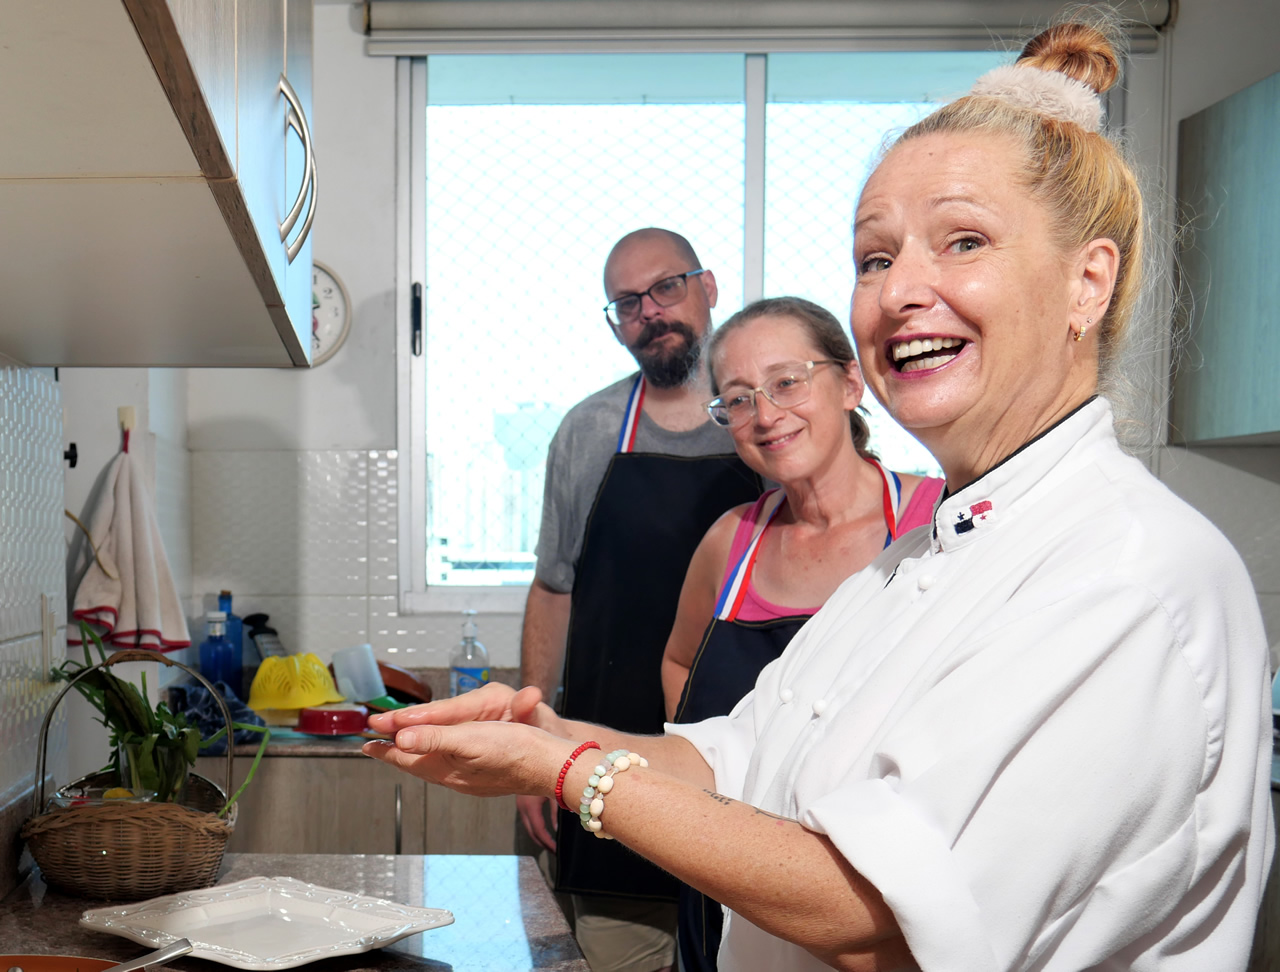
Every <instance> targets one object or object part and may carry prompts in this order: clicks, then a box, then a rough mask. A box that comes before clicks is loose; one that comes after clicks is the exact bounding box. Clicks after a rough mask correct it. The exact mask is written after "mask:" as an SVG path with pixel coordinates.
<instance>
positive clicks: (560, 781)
mask: <svg viewBox="0 0 1280 972" xmlns="http://www.w3.org/2000/svg"><path fill="white" fill-rule="evenodd" d="M599 748H600V744H599V743H598V742H595V741H594V740H588V741H587V742H584V743H583V744H582V745H581V746H579V747H578V748H577V749H575V750H574V751H573V752H571V753H570V754H569V758H568V759H566V760H565V761H564V765H563V766H561V767H560V775H559V776H557V777H556V803H558V804H559V805H560V809H562V810H568V809H569V804H567V803H565V802H564V778H565V777H566V776H567V775H568V774H569V767H570V766H572V765H573V761H574V760H575V759H577V758H578V757H579V756H581V755H582V754H583V753H585V752H586V751H587V750H588V749H599Z"/></svg>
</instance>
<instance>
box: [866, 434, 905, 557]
mask: <svg viewBox="0 0 1280 972" xmlns="http://www.w3.org/2000/svg"><path fill="white" fill-rule="evenodd" d="M863 458H864V459H866V461H867V462H869V463H871V465H873V466H875V467H876V471H877V472H878V473H880V479H881V481H882V482H883V484H884V491H883V495H882V503H883V506H884V525H885V527H886V528H887V529H886V535H885V538H884V545H885V546H886V547H887V546H889V544H891V543H893V541H895V540H897V539H898V513H899V508H900V507H901V506H902V480H901V479H899V478H898V474H897V473H896V472H894V471H893V470H891V469H885V468H884V466H883V465H881V463H880V461H879V460H878V459H873V458H871V457H870V456H863Z"/></svg>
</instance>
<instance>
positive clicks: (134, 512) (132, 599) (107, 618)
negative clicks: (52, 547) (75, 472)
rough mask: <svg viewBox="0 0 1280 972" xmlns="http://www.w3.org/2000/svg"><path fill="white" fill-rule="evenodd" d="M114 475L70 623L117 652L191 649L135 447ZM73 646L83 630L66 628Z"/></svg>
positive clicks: (94, 524)
mask: <svg viewBox="0 0 1280 972" xmlns="http://www.w3.org/2000/svg"><path fill="white" fill-rule="evenodd" d="M125 441H126V445H125V450H124V451H122V452H121V453H120V454H119V455H118V456H116V457H115V459H113V460H112V464H111V465H110V466H109V467H108V468H107V472H106V476H105V478H104V481H103V484H102V489H101V491H100V492H99V496H98V502H97V505H96V506H95V507H94V509H93V511H92V514H91V516H90V517H89V537H90V539H91V541H92V544H93V547H94V548H95V549H96V550H97V554H98V555H97V557H96V558H95V557H94V556H93V552H92V551H89V553H88V560H89V563H88V569H87V570H85V572H84V577H83V578H82V579H81V581H80V584H79V586H78V587H77V588H76V594H75V598H74V600H73V602H72V604H73V607H72V612H71V616H72V617H73V618H75V619H77V620H81V619H82V620H84V621H87V622H88V623H89V624H90V625H91V626H92V627H93V628H94V630H96V631H97V632H98V634H99V635H100V636H101V637H102V641H103V643H104V644H105V645H107V646H108V647H112V648H150V649H153V650H156V651H176V650H177V649H179V648H186V647H188V646H189V645H190V644H191V634H190V632H189V631H188V629H187V618H186V615H185V614H184V613H183V611H182V605H181V603H180V602H179V600H178V594H177V590H176V589H175V588H174V584H173V574H172V573H170V571H169V559H168V558H167V557H166V556H165V553H164V544H163V542H162V541H161V539H160V529H159V527H158V526H157V524H156V513H155V505H154V504H153V503H152V501H151V496H150V494H149V493H148V492H147V487H146V484H145V483H144V482H143V478H142V475H141V474H140V472H139V471H138V470H137V469H135V468H134V465H133V459H132V457H131V456H130V455H129V452H128V445H127V442H128V440H127V439H126V440H125ZM67 643H68V644H72V645H78V644H80V631H79V629H78V628H76V629H74V630H73V629H72V628H71V626H70V625H68V626H67Z"/></svg>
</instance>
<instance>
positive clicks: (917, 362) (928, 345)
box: [889, 337, 968, 375]
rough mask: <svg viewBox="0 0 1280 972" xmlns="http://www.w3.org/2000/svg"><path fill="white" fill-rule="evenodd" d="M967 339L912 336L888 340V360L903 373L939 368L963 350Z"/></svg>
mask: <svg viewBox="0 0 1280 972" xmlns="http://www.w3.org/2000/svg"><path fill="white" fill-rule="evenodd" d="M967 343H968V342H967V341H964V340H962V339H961V338H953V337H913V338H904V339H902V340H899V341H890V342H889V360H890V361H891V362H892V363H893V367H894V369H895V370H896V371H897V372H898V373H899V374H903V375H907V374H912V373H914V372H920V371H932V370H933V369H935V368H941V367H942V366H943V365H945V364H947V363H949V362H950V361H952V360H953V359H954V358H956V357H957V356H959V355H960V354H961V353H962V352H963V351H964V346H965V345H966V344H967Z"/></svg>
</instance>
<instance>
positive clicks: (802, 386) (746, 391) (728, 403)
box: [707, 358, 844, 428]
mask: <svg viewBox="0 0 1280 972" xmlns="http://www.w3.org/2000/svg"><path fill="white" fill-rule="evenodd" d="M828 364H829V365H841V366H843V364H844V362H841V361H834V360H832V359H831V358H820V359H819V360H817V361H798V362H796V363H795V364H794V365H786V366H784V367H783V368H781V369H779V370H778V372H777V373H776V374H773V375H770V376H769V377H768V378H767V379H765V382H764V384H763V385H760V386H759V387H758V388H728V389H726V390H725V392H724V394H722V395H720V397H718V398H713V399H711V401H709V402H707V413H708V414H709V415H710V416H711V418H712V419H713V420H714V421H715V423H716V424H717V425H726V426H729V427H731V428H732V427H736V426H739V425H746V424H747V423H748V422H750V421H751V420H752V419H753V418H755V415H756V395H764V397H765V398H767V399H769V401H771V402H773V404H774V405H776V406H777V407H778V408H795V407H796V406H797V405H800V404H802V403H804V402H807V401H808V400H809V391H810V385H811V384H812V382H813V369H814V368H816V367H817V366H818V365H828Z"/></svg>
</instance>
